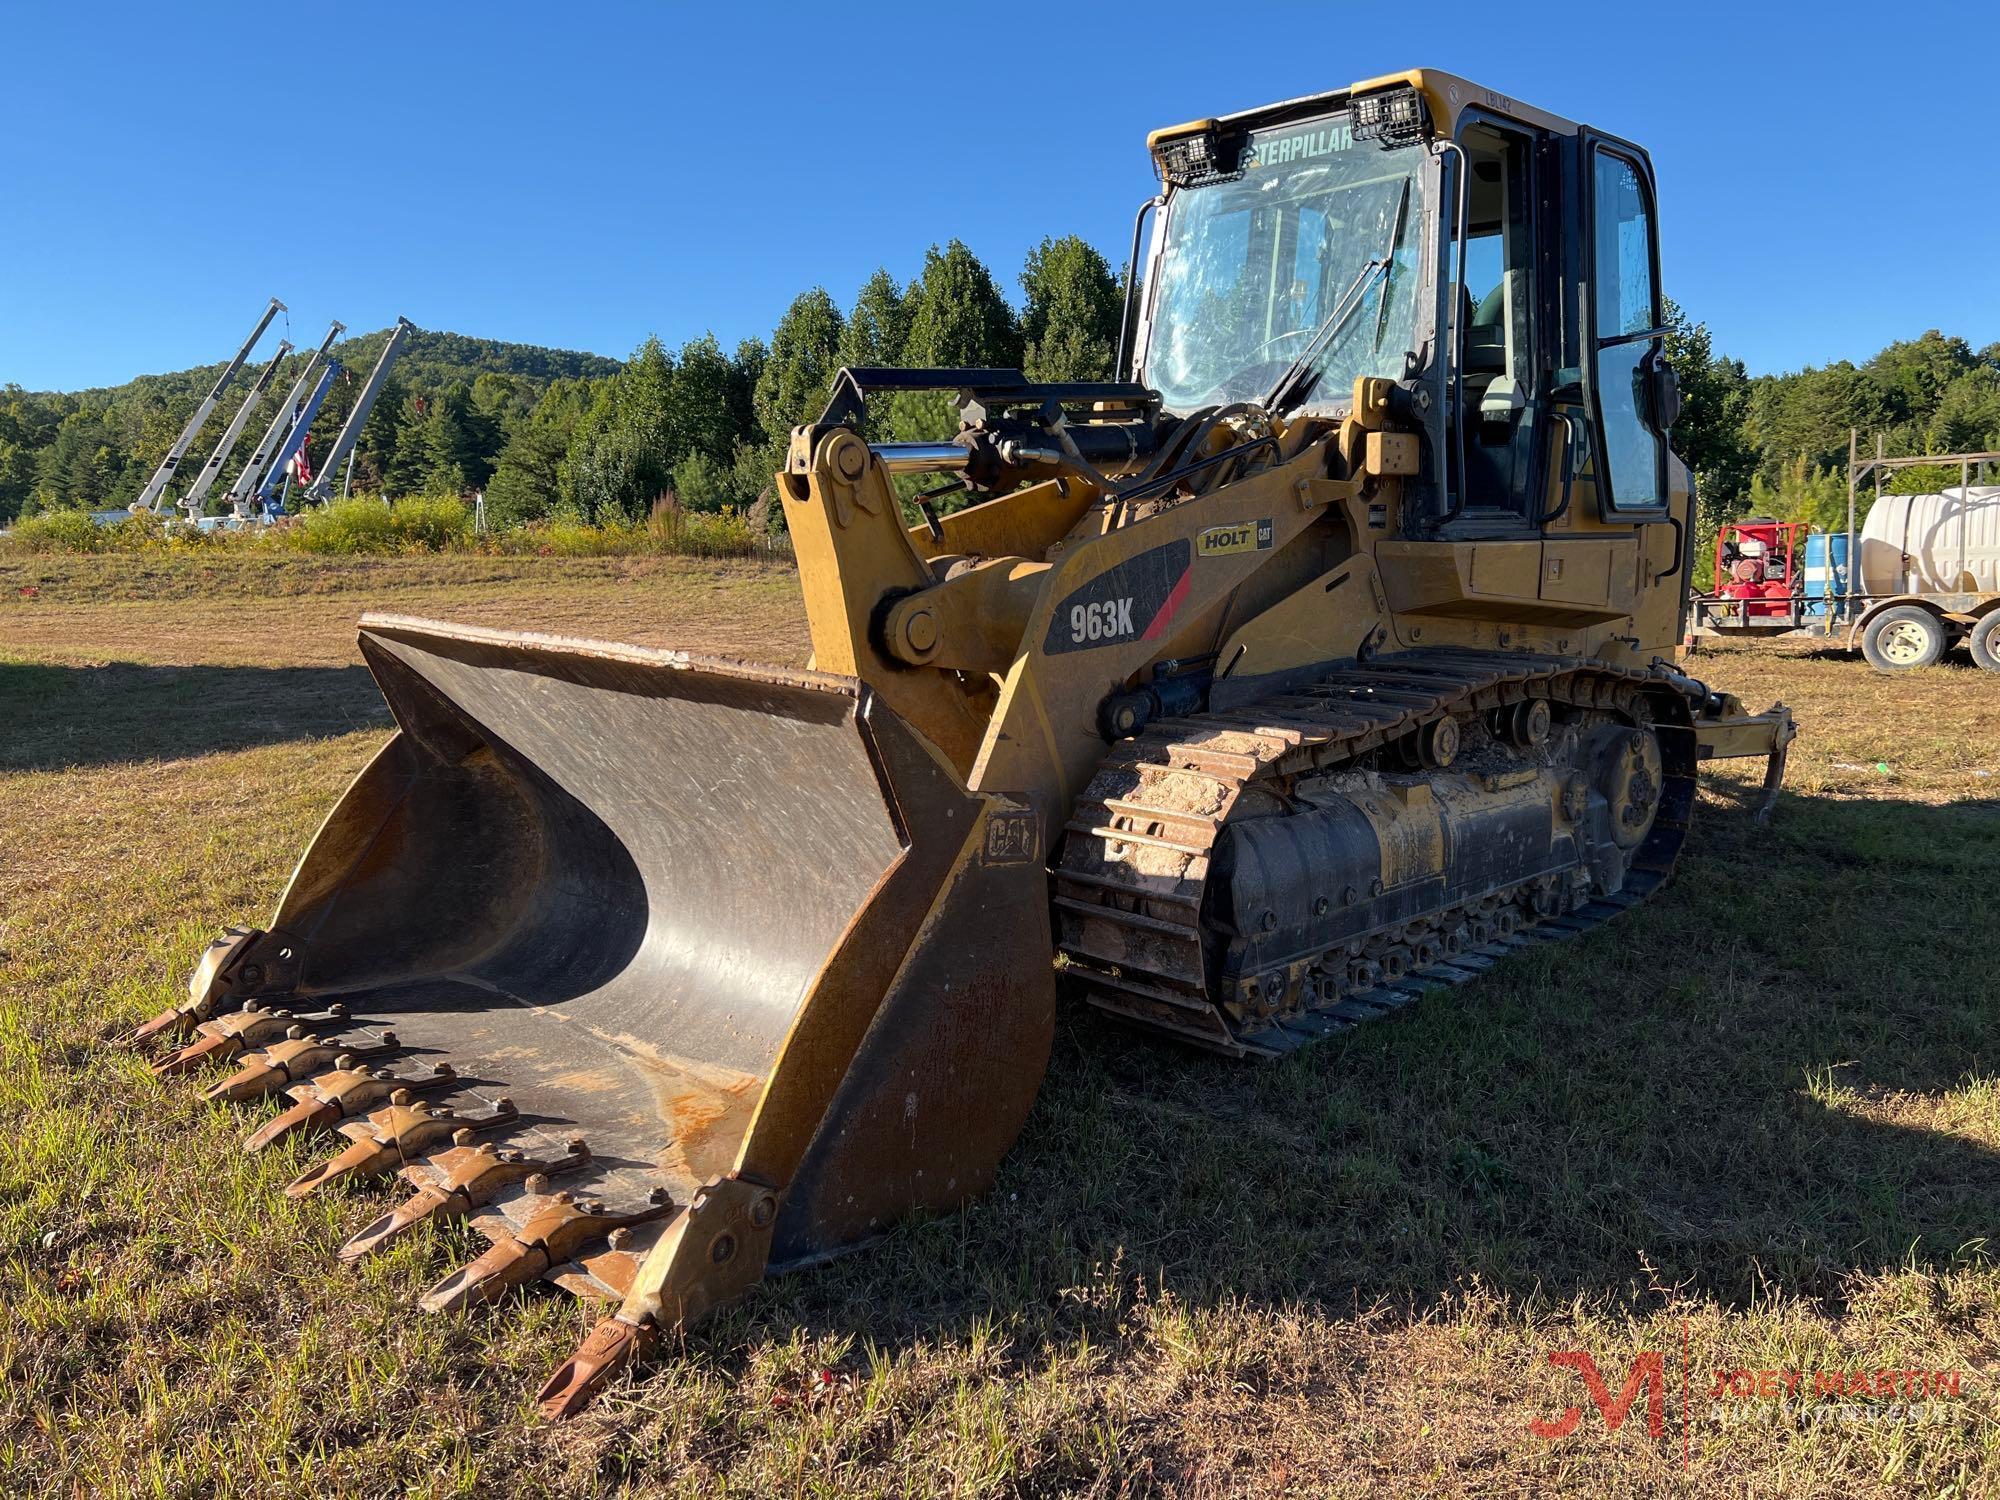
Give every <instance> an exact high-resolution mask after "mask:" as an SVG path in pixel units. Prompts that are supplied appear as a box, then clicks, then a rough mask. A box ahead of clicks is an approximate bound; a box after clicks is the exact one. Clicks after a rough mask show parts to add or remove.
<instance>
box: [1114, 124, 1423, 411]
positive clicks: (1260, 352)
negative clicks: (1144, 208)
mask: <svg viewBox="0 0 2000 1500" xmlns="http://www.w3.org/2000/svg"><path fill="white" fill-rule="evenodd" d="M1422 161H1423V148H1422V147H1421V146H1417V145H1410V146H1400V147H1388V148H1385V147H1383V146H1382V145H1380V144H1379V143H1377V142H1375V141H1369V140H1363V141H1356V140H1355V139H1354V138H1353V136H1352V134H1351V133H1350V131H1349V129H1348V120H1347V116H1346V115H1345V114H1338V115H1329V116H1326V117H1325V118H1322V119H1319V120H1312V121H1307V122H1305V123H1303V124H1291V125H1284V126H1279V127H1275V128H1273V129H1270V130H1262V131H1257V132H1255V133H1253V134H1252V135H1251V136H1250V138H1249V141H1248V143H1247V144H1246V146H1245V149H1244V152H1243V157H1242V168H1241V171H1240V172H1238V173H1236V174H1235V175H1233V176H1231V177H1228V178H1225V179H1222V180H1218V181H1214V182H1210V183H1207V184H1204V185H1200V186H1196V187H1186V188H1181V189H1178V190H1177V191H1175V193H1174V194H1173V196H1172V199H1171V200H1170V202H1169V205H1168V208H1167V213H1166V224H1165V228H1164V243H1163V247H1162V249H1161V251H1160V261H1159V273H1158V274H1159V279H1158V285H1157V287H1156V289H1155V292H1154V298H1153V311H1152V317H1151V320H1150V328H1149V331H1148V334H1147V340H1146V344H1147V347H1146V362H1145V378H1146V381H1147V383H1148V384H1150V385H1152V386H1153V387H1155V388H1156V389H1157V390H1158V391H1159V392H1160V395H1161V398H1162V401H1163V403H1164V405H1165V406H1166V407H1167V408H1168V409H1169V410H1170V411H1180V412H1187V411H1192V410H1194V409H1196V408H1198V407H1203V406H1212V405H1215V404H1217V403H1221V402H1229V401H1256V400H1259V399H1261V398H1262V397H1263V396H1264V395H1265V394H1266V393H1268V392H1269V391H1270V389H1271V387H1272V385H1273V384H1274V383H1275V382H1276V381H1277V380H1278V379H1279V377H1280V376H1282V375H1284V374H1285V372H1286V370H1287V369H1288V367H1289V366H1291V364H1292V363H1293V362H1294V361H1295V360H1297V359H1298V358H1299V356H1300V355H1301V354H1304V353H1306V352H1307V351H1308V350H1310V351H1311V352H1312V356H1313V358H1312V363H1313V366H1314V367H1315V368H1316V369H1317V370H1318V375H1319V378H1318V380H1317V381H1316V382H1315V385H1314V389H1315V390H1316V392H1317V393H1318V396H1319V399H1320V400H1321V401H1322V402H1325V403H1328V404H1338V403H1339V402H1340V401H1342V400H1344V399H1345V398H1346V396H1347V395H1348V393H1349V392H1350V391H1351V390H1352V389H1353V385H1354V381H1355V378H1356V377H1357V376H1361V375H1383V376H1388V377H1390V378H1400V377H1401V376H1402V375H1403V374H1404V373H1405V371H1404V367H1403V355H1404V353H1405V351H1407V350H1408V349H1409V348H1410V347H1411V345H1412V344H1413V343H1414V341H1415V336H1416V314H1417V277H1416V274H1415V272H1416V269H1417V262H1416V245H1417V241H1418V235H1419V225H1420V223H1421V220H1422V214H1421V212H1420V203H1421V200H1420V197H1419V193H1420V188H1419V184H1418V183H1417V181H1416V174H1417V171H1418V169H1419V167H1420V166H1421V164H1422Z"/></svg>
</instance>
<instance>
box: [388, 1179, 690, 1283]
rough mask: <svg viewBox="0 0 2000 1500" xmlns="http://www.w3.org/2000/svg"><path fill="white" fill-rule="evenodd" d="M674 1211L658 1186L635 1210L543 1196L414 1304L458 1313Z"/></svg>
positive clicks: (568, 1195) (564, 1195)
mask: <svg viewBox="0 0 2000 1500" xmlns="http://www.w3.org/2000/svg"><path fill="white" fill-rule="evenodd" d="M672 1211H673V1204H672V1203H671V1202H670V1201H669V1200H668V1198H667V1194H666V1191H665V1190H664V1189H660V1188H656V1189H654V1191H653V1201H652V1202H650V1203H648V1204H647V1205H646V1206H645V1207H644V1208H641V1209H639V1210H638V1211H637V1212H634V1213H620V1212H618V1211H616V1210H613V1209H608V1208H606V1207H605V1205H604V1204H602V1203H600V1202H598V1201H596V1200H595V1199H585V1200H583V1201H581V1202H579V1201H578V1200H577V1198H576V1196H575V1195H574V1194H572V1193H553V1194H548V1195H545V1196H543V1197H542V1198H541V1199H540V1201H539V1202H537V1203H536V1204H535V1205H534V1207H533V1208H532V1210H531V1211H530V1215H529V1218H528V1221H527V1223H526V1224H524V1225H522V1227H521V1228H520V1230H519V1231H518V1232H516V1233H514V1234H511V1235H509V1236H507V1237H506V1238H505V1239H502V1240H499V1241H498V1242H496V1243H495V1244H494V1245H493V1247H492V1248H491V1249H489V1250H488V1251H487V1252H486V1253H485V1254H484V1255H482V1256H480V1257H479V1258H478V1259H477V1260H474V1261H473V1262H471V1263H470V1264H469V1265H465V1266H462V1267H460V1268H459V1269H458V1270H456V1271H453V1272H452V1273H451V1274H450V1275H449V1276H447V1277H445V1278H444V1279H443V1280H442V1281H440V1282H438V1283H437V1285H435V1286H433V1287H432V1288H431V1289H430V1290H429V1291H427V1292H425V1293H424V1295H423V1296H422V1298H421V1299H419V1302H418V1305H419V1306H420V1307H422V1308H423V1310H424V1311H425V1312H458V1311H461V1310H462V1309H464V1308H467V1307H470V1306H472V1305H473V1304H474V1303H476V1302H491V1301H493V1300H494V1299H495V1298H497V1297H499V1296H500V1295H501V1294H502V1293H503V1292H505V1291H506V1290H507V1289H508V1288H510V1287H516V1286H521V1285H524V1284H525V1283H527V1282H530V1281H533V1280H534V1279H535V1278H536V1277H538V1276H540V1275H542V1273H543V1272H545V1271H549V1270H553V1269H554V1268H555V1267H557V1266H560V1265H561V1264H563V1262H565V1261H567V1260H569V1259H571V1258H572V1257H573V1256H574V1255H575V1254H576V1253H577V1252H578V1251H579V1250H581V1249H582V1248H583V1247H584V1246H585V1245H587V1244H589V1243H590V1242H591V1241H592V1240H598V1239H603V1238H604V1237H605V1236H606V1235H609V1234H611V1233H612V1232H613V1231H614V1230H618V1229H622V1228H626V1227H628V1226H633V1225H638V1224H645V1223H650V1222H651V1221H653V1220H655V1219H659V1218H663V1217H665V1216H666V1215H667V1214H668V1213H670V1212H672Z"/></svg>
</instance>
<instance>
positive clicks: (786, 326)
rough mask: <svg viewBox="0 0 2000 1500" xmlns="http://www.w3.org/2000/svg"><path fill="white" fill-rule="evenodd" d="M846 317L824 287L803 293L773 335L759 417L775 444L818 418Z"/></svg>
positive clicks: (759, 384) (759, 396)
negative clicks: (793, 430)
mask: <svg viewBox="0 0 2000 1500" xmlns="http://www.w3.org/2000/svg"><path fill="white" fill-rule="evenodd" d="M842 323H843V319H842V318H841V316H840V309H839V308H838V307H836V306H834V302H833V298H831V297H829V296H828V295H827V294H826V290H825V288H823V287H814V288H813V289H812V290H811V291H809V292H802V293H800V294H799V296H797V297H796V298H794V299H793V301H792V305H791V306H790V307H788V308H787V309H785V316H784V318H783V319H782V320H781V321H780V322H779V324H778V326H777V328H776V330H775V331H774V332H773V333H772V334H771V353H770V357H769V358H768V359H767V360H766V361H765V362H764V368H763V370H762V372H761V373H760V374H759V375H758V377H757V388H756V395H755V401H756V406H757V421H758V424H759V425H760V426H761V427H763V429H764V432H765V435H766V437H767V438H768V440H769V441H771V442H772V443H774V444H775V443H781V442H783V441H785V439H786V437H787V436H788V435H789V434H790V432H791V430H792V429H793V428H794V427H796V426H798V425H799V424H800V423H802V422H809V421H811V420H812V419H813V418H814V417H816V416H818V415H819V413H820V409H821V407H822V406H823V405H824V404H825V401H826V396H827V389H828V387H829V386H830V385H831V384H832V381H833V373H834V370H835V369H836V368H837V367H838V354H839V349H840V335H841V329H842Z"/></svg>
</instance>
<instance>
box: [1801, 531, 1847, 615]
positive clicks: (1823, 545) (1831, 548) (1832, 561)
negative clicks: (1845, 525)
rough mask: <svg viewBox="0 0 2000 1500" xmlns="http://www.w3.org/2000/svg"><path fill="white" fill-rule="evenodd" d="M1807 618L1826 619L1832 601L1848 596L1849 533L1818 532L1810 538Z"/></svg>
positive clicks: (1808, 548)
mask: <svg viewBox="0 0 2000 1500" xmlns="http://www.w3.org/2000/svg"><path fill="white" fill-rule="evenodd" d="M1805 583H1806V603H1805V615H1806V618H1807V619H1823V618H1825V616H1826V614H1827V612H1828V609H1829V605H1828V602H1827V601H1828V600H1832V599H1840V598H1843V597H1844V596H1845V595H1846V593H1847V533H1846V532H1844V531H1836V532H1830V533H1829V532H1825V531H1814V532H1808V533H1807V535H1806V561H1805Z"/></svg>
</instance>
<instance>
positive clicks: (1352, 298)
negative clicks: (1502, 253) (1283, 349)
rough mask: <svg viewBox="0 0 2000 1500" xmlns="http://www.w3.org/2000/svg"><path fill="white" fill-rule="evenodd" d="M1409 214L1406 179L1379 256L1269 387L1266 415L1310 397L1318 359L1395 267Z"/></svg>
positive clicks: (1350, 283)
mask: <svg viewBox="0 0 2000 1500" xmlns="http://www.w3.org/2000/svg"><path fill="white" fill-rule="evenodd" d="M1409 211H1410V179H1409V178H1407V177H1405V178H1404V179H1403V192H1402V196H1401V197H1399V198H1398V199H1397V200H1396V219H1395V222H1394V223H1393V224H1391V225H1390V226H1389V243H1388V244H1387V245H1385V246H1384V247H1383V249H1382V253H1381V254H1380V255H1378V256H1376V257H1374V258H1373V259H1372V260H1370V261H1369V262H1368V263H1367V264H1365V265H1364V266H1362V268H1361V269H1360V271H1359V272H1358V273H1356V275H1355V277H1354V280H1352V281H1350V282H1349V283H1348V284H1347V290H1345V291H1344V292H1342V293H1341V294H1340V299H1339V300H1338V301H1337V302H1335V303H1334V305H1333V311H1332V312H1330V313H1328V314H1327V315H1326V321H1325V322H1323V323H1321V324H1320V325H1319V327H1318V328H1317V329H1315V330H1314V331H1313V336H1312V337H1311V338H1309V339H1307V340H1306V346H1305V348H1303V349H1301V350H1300V351H1299V357H1298V358H1297V359H1295V360H1293V361H1292V362H1291V363H1290V364H1289V365H1287V366H1286V367H1285V373H1284V374H1282V375H1280V376H1279V377H1278V380H1277V383H1276V384H1275V385H1273V386H1272V387H1271V393H1270V394H1269V395H1268V396H1266V397H1265V398H1264V410H1265V411H1267V412H1270V413H1271V414H1272V415H1274V416H1275V415H1277V414H1278V413H1279V412H1282V411H1286V410H1288V409H1290V408H1291V407H1293V406H1296V405H1298V403H1299V402H1301V401H1303V400H1305V399H1306V397H1307V396H1309V395H1311V394H1312V389H1313V387H1314V386H1315V385H1317V384H1318V383H1319V376H1320V372H1319V370H1318V369H1317V368H1316V367H1315V366H1316V363H1317V361H1318V360H1319V357H1320V356H1321V355H1322V354H1324V353H1325V352H1326V351H1327V349H1328V348H1329V347H1331V345H1332V342H1333V340H1334V338H1335V337H1337V336H1338V335H1339V333H1340V331H1341V330H1342V329H1343V328H1345V327H1346V326H1347V320H1348V319H1349V318H1351V317H1353V316H1354V315H1355V313H1357V312H1359V311H1360V310H1361V304H1362V303H1363V302H1364V301H1366V300H1367V297H1368V292H1369V289H1370V288H1371V287H1373V285H1374V284H1375V281H1376V279H1377V278H1379V277H1386V276H1387V275H1388V274H1389V271H1390V268H1391V267H1392V266H1393V265H1394V264H1395V256H1396V246H1397V245H1399V244H1401V243H1402V239H1403V221H1404V218H1405V217H1406V216H1407V215H1408V213H1409ZM1388 301H1389V299H1388V296H1387V294H1386V293H1385V294H1384V296H1383V298H1382V302H1383V306H1384V308H1385V309H1386V308H1387V306H1388ZM1376 337H1377V338H1378V339H1379V338H1380V337H1381V333H1380V331H1379V320H1378V331H1377V333H1376Z"/></svg>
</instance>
